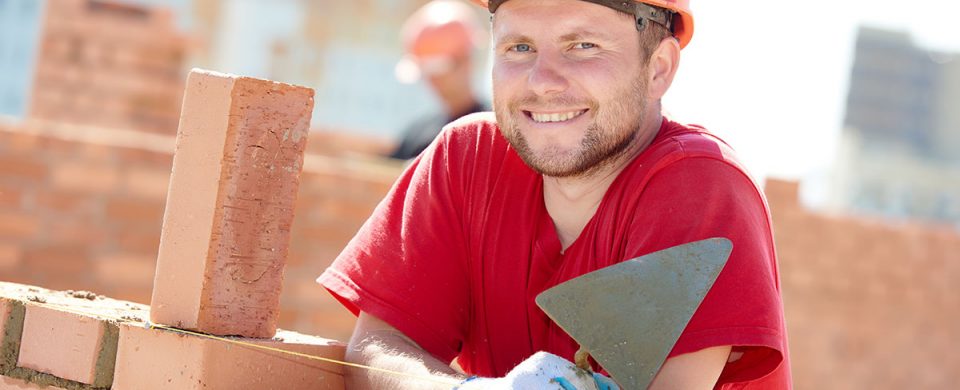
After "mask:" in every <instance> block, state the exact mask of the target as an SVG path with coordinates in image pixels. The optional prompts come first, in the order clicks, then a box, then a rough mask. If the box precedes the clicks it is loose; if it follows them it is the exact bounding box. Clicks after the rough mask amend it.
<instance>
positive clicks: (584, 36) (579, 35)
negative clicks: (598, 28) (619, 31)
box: [496, 30, 610, 44]
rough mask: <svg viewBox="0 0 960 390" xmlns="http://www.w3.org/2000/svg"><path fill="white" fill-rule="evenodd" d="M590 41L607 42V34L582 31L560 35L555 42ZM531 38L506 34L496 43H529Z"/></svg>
mask: <svg viewBox="0 0 960 390" xmlns="http://www.w3.org/2000/svg"><path fill="white" fill-rule="evenodd" d="M590 39H602V40H609V39H610V37H609V36H608V35H607V34H602V33H598V32H595V31H589V30H588V31H584V32H574V33H567V34H563V35H561V36H560V37H559V38H558V39H557V42H572V41H582V40H590ZM531 41H533V38H530V37H529V36H526V35H524V34H507V35H505V36H503V37H502V38H500V39H499V40H498V41H497V42H496V43H497V44H503V43H515V42H531Z"/></svg>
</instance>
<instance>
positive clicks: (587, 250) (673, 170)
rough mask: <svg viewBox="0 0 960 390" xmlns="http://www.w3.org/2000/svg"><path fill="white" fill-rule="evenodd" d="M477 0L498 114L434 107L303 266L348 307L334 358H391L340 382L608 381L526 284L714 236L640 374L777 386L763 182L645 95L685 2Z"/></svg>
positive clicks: (531, 384) (657, 89) (781, 352)
mask: <svg viewBox="0 0 960 390" xmlns="http://www.w3.org/2000/svg"><path fill="white" fill-rule="evenodd" d="M477 1H481V2H482V3H483V4H484V5H486V6H488V7H489V9H490V10H491V12H493V15H494V18H493V40H494V56H495V57H494V58H495V62H494V68H493V86H494V107H495V111H496V116H495V117H494V116H493V115H490V114H477V115H473V116H468V117H465V118H463V119H461V120H459V121H457V122H454V123H452V124H450V125H448V126H447V127H446V128H445V129H444V130H443V131H442V132H441V134H440V135H439V136H438V137H437V139H436V140H435V141H434V142H433V144H432V145H431V146H430V147H429V148H428V149H427V150H426V151H425V152H424V153H423V154H422V155H421V156H420V157H419V158H417V159H416V160H414V162H413V163H412V165H411V166H410V167H409V168H408V169H407V170H406V171H405V172H404V173H403V175H402V176H401V177H400V179H399V180H398V181H397V183H396V184H395V185H394V187H393V189H392V190H391V191H390V193H389V194H388V195H387V197H386V198H385V199H384V200H383V202H381V204H380V205H379V206H378V207H377V209H376V210H375V211H374V214H373V215H372V216H371V217H370V219H369V220H368V221H367V222H366V223H365V224H364V226H363V227H362V228H361V229H360V231H359V232H358V233H357V235H356V237H354V238H353V240H351V242H350V243H349V244H348V246H347V248H345V249H344V251H343V253H341V254H340V256H339V257H338V258H337V260H336V262H335V263H334V264H333V265H332V266H331V267H330V268H329V269H327V270H326V272H324V273H323V275H321V276H320V278H319V279H318V281H319V282H320V283H321V284H322V285H323V286H324V287H326V288H327V289H328V290H329V291H330V292H331V293H333V294H334V296H335V297H337V298H338V299H339V300H340V301H341V302H342V303H343V304H344V305H345V306H346V307H348V308H349V309H350V310H352V311H353V312H354V313H355V314H357V315H358V316H359V318H358V321H357V325H356V328H355V330H354V334H353V337H352V338H351V340H350V345H349V346H348V348H347V359H348V360H350V361H352V362H355V363H359V364H362V365H367V366H374V367H378V368H380V369H385V370H389V371H392V372H386V371H383V370H379V371H378V370H368V369H351V370H350V371H349V372H348V375H347V384H348V387H358V388H391V389H393V388H429V387H434V388H447V389H449V388H451V387H452V386H453V385H455V384H457V383H461V382H462V384H461V385H460V386H461V388H540V387H547V386H550V387H554V388H555V387H557V386H561V385H562V386H563V387H564V388H578V389H595V388H601V389H603V388H615V387H616V385H615V384H613V383H612V381H610V379H609V378H606V377H604V376H602V375H600V374H597V375H596V376H594V377H591V376H589V375H587V376H586V379H584V378H585V377H584V376H582V375H575V374H576V373H577V371H576V367H575V366H574V365H573V364H572V363H570V360H572V359H573V355H574V352H575V351H576V348H577V345H576V343H575V342H574V341H573V340H572V339H571V338H570V337H569V336H567V335H566V334H565V333H564V332H563V331H562V330H561V329H559V328H558V327H557V326H556V324H554V323H552V322H551V321H550V320H549V318H548V317H547V316H546V315H545V314H544V313H543V312H542V311H541V310H539V308H537V306H536V304H535V303H534V297H536V296H537V295H538V294H539V293H540V292H542V291H544V290H546V289H548V288H550V287H552V286H555V285H557V284H559V283H562V282H564V281H566V280H569V279H571V278H574V277H577V276H579V275H582V274H585V273H588V272H591V271H594V270H597V269H600V268H603V267H606V266H609V265H612V264H615V263H618V262H620V261H623V260H627V259H630V258H634V257H637V256H641V255H644V254H647V253H651V252H655V251H658V250H661V249H665V248H668V247H671V246H675V245H679V244H683V243H687V242H691V241H697V240H701V239H705V238H710V237H726V238H727V239H729V240H730V241H731V242H733V251H732V253H731V255H730V259H729V260H728V261H727V264H726V266H725V267H724V269H723V271H722V272H721V273H720V276H719V277H718V278H717V281H716V282H715V284H714V286H713V287H712V288H711V290H710V291H709V293H708V294H707V296H706V297H705V298H704V301H703V303H702V304H701V306H700V307H699V308H698V309H697V311H696V313H695V314H694V316H693V318H692V319H691V320H690V322H689V323H688V325H687V327H686V328H685V329H684V331H683V333H682V335H681V336H680V338H679V340H678V341H677V343H676V345H675V346H674V348H673V350H672V351H671V353H670V355H669V357H668V358H667V360H666V362H664V364H663V366H662V368H661V370H660V372H659V373H658V374H657V376H656V378H655V379H654V382H653V383H652V385H651V388H655V389H711V388H718V389H741V388H748V389H784V388H790V370H789V360H788V357H787V356H788V355H787V343H786V332H785V328H784V321H783V309H782V302H781V298H780V283H779V275H778V271H777V264H776V255H775V250H774V245H773V237H772V231H771V226H770V216H769V211H768V208H767V206H766V201H765V200H764V198H763V195H762V193H761V191H760V190H759V188H758V187H757V186H756V184H755V183H754V182H753V180H751V178H750V177H749V176H748V175H747V174H746V173H745V171H744V169H743V167H742V166H741V165H740V163H739V162H738V161H737V159H736V158H735V157H734V155H733V151H732V150H731V149H730V147H729V146H727V145H726V144H725V143H724V142H723V141H721V140H719V139H717V138H716V137H714V136H713V135H711V134H709V133H708V132H707V131H706V130H704V129H702V128H700V127H697V126H687V125H682V124H679V123H676V122H674V121H672V120H670V119H669V118H666V117H664V116H663V115H662V114H661V106H660V98H661V97H662V96H663V95H664V93H666V91H667V89H668V88H669V86H670V84H671V82H672V80H673V76H674V74H675V73H676V70H677V66H678V63H679V57H680V49H681V48H682V47H683V46H684V45H685V44H686V43H687V42H688V41H689V39H690V37H691V35H692V29H693V24H692V19H691V17H690V13H689V9H688V7H687V2H686V1H684V0H679V1H671V0H637V1H636V2H633V1H607V0H509V1H497V0H492V2H491V3H490V4H487V2H486V1H485V0H477ZM638 31H639V32H638ZM451 366H453V367H456V369H454V368H451ZM398 372H400V373H405V374H406V375H399V374H398ZM468 377H469V378H468ZM474 378H477V379H474Z"/></svg>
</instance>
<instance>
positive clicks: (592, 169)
mask: <svg viewBox="0 0 960 390" xmlns="http://www.w3.org/2000/svg"><path fill="white" fill-rule="evenodd" d="M644 73H645V72H638V74H637V76H636V77H635V78H634V79H633V80H632V82H631V83H628V84H627V85H626V87H625V88H624V89H623V90H621V91H620V93H619V94H617V95H615V96H614V98H613V99H611V100H610V103H609V104H608V105H607V106H606V107H600V105H599V103H597V102H595V101H590V102H588V103H587V104H582V103H581V104H580V105H581V106H583V105H585V106H588V107H590V110H589V111H588V112H587V113H588V114H591V113H592V114H593V115H594V121H593V123H591V124H590V125H589V126H588V127H587V129H586V131H585V132H584V135H583V138H581V140H580V143H579V145H578V146H577V147H576V148H574V149H572V150H569V151H564V150H561V149H560V148H557V147H549V148H547V149H546V150H543V151H540V152H537V151H534V150H533V149H532V148H531V147H530V144H529V143H528V142H527V139H526V137H524V136H523V133H521V131H520V127H519V124H518V121H517V120H515V119H514V118H517V117H521V116H525V114H524V113H523V112H522V111H521V110H520V109H519V108H518V107H520V106H525V105H535V106H549V105H551V103H552V104H555V105H558V106H574V105H576V104H569V103H572V102H570V101H569V98H563V97H561V98H555V99H550V100H545V99H542V98H539V97H536V96H532V95H531V96H524V97H522V98H520V99H517V100H515V101H513V102H510V103H509V104H506V105H505V104H503V103H504V102H501V101H498V100H497V98H496V96H494V111H495V113H496V116H497V123H498V124H499V125H500V132H501V133H502V134H503V136H504V137H505V138H506V139H507V141H508V142H509V143H510V145H511V146H512V147H513V149H514V150H516V151H517V154H518V155H519V156H520V158H521V159H523V162H524V163H526V164H527V166H529V167H530V168H531V169H533V170H534V171H536V172H538V173H540V174H542V175H546V176H551V177H563V178H569V177H589V176H591V175H592V174H594V173H597V172H602V171H604V168H606V167H609V166H611V165H615V164H617V163H618V162H619V160H620V158H621V157H622V156H623V155H624V154H625V153H626V152H627V151H629V150H630V146H632V145H633V143H634V141H635V140H636V139H637V133H638V132H639V130H640V128H641V124H642V123H643V120H644V110H645V109H646V105H647V104H646V100H645V97H646V93H647V86H646V79H645V78H644V77H643V76H642V75H643V74H644Z"/></svg>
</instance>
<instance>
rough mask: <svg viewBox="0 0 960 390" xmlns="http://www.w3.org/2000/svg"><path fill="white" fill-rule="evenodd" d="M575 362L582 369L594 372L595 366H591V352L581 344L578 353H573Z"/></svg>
mask: <svg viewBox="0 0 960 390" xmlns="http://www.w3.org/2000/svg"><path fill="white" fill-rule="evenodd" d="M573 363H574V364H576V365H577V367H579V368H580V369H581V370H585V371H587V372H593V367H591V366H590V352H587V350H586V349H583V346H580V349H577V353H575V354H573Z"/></svg>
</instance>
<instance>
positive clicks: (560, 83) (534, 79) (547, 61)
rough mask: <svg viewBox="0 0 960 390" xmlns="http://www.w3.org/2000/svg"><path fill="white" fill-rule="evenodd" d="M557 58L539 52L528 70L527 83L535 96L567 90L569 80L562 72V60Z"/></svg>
mask: <svg viewBox="0 0 960 390" xmlns="http://www.w3.org/2000/svg"><path fill="white" fill-rule="evenodd" d="M558 57H559V56H556V55H553V54H551V53H548V52H541V53H539V55H538V56H537V59H536V60H535V61H534V63H533V66H532V67H531V68H530V74H529V75H528V76H527V83H528V84H529V86H530V89H531V90H532V91H533V92H534V93H536V94H537V95H540V96H545V95H550V94H556V93H562V92H564V91H566V90H567V87H568V86H569V80H567V78H566V76H565V75H564V72H563V71H562V66H561V65H562V64H561V61H562V59H561V58H558Z"/></svg>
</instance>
